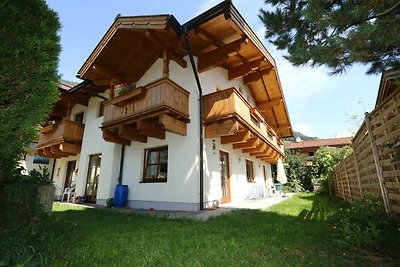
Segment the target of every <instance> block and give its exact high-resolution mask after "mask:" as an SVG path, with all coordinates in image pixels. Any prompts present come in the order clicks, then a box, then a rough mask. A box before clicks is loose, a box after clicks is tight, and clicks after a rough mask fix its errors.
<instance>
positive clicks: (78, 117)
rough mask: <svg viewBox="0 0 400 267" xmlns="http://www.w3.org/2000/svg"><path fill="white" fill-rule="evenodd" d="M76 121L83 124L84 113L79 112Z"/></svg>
mask: <svg viewBox="0 0 400 267" xmlns="http://www.w3.org/2000/svg"><path fill="white" fill-rule="evenodd" d="M74 121H76V122H80V123H83V112H79V113H77V114H75V119H74Z"/></svg>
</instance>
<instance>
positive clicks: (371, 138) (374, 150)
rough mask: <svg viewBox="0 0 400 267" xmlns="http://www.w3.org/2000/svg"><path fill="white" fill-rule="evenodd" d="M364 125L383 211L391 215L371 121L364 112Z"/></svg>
mask: <svg viewBox="0 0 400 267" xmlns="http://www.w3.org/2000/svg"><path fill="white" fill-rule="evenodd" d="M365 124H366V125H367V130H368V137H369V141H370V143H371V149H372V155H373V157H374V162H375V168H376V173H377V175H378V181H379V187H380V189H381V193H382V198H383V204H384V205H385V211H386V212H387V213H391V209H390V203H389V198H388V193H387V190H386V187H385V177H384V176H383V170H382V166H381V164H380V162H379V155H378V150H377V148H376V143H375V137H374V133H373V132H372V127H371V121H370V118H369V114H368V112H365Z"/></svg>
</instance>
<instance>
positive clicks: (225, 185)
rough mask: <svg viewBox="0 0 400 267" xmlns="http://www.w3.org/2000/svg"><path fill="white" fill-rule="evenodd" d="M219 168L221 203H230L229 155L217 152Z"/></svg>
mask: <svg viewBox="0 0 400 267" xmlns="http://www.w3.org/2000/svg"><path fill="white" fill-rule="evenodd" d="M219 166H220V172H221V190H222V198H221V203H227V202H231V174H230V172H229V154H228V153H226V152H224V151H219Z"/></svg>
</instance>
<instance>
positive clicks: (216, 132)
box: [205, 119, 239, 138]
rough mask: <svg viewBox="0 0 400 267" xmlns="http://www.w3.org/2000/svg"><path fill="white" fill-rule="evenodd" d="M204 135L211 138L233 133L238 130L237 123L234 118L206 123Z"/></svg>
mask: <svg viewBox="0 0 400 267" xmlns="http://www.w3.org/2000/svg"><path fill="white" fill-rule="evenodd" d="M205 128H206V129H205V137H206V138H213V137H218V136H221V135H228V134H234V133H235V132H237V131H238V130H239V123H238V122H237V121H236V120H235V119H228V120H223V121H222V122H221V121H217V122H213V123H211V124H208V125H206V127H205Z"/></svg>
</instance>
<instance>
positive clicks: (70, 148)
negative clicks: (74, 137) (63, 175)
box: [59, 143, 81, 154]
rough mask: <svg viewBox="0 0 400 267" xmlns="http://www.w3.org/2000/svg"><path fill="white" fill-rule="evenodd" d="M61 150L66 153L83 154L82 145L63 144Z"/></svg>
mask: <svg viewBox="0 0 400 267" xmlns="http://www.w3.org/2000/svg"><path fill="white" fill-rule="evenodd" d="M59 149H60V151H62V152H64V153H71V154H79V153H80V152H81V145H77V144H71V143H62V144H60V146H59Z"/></svg>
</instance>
